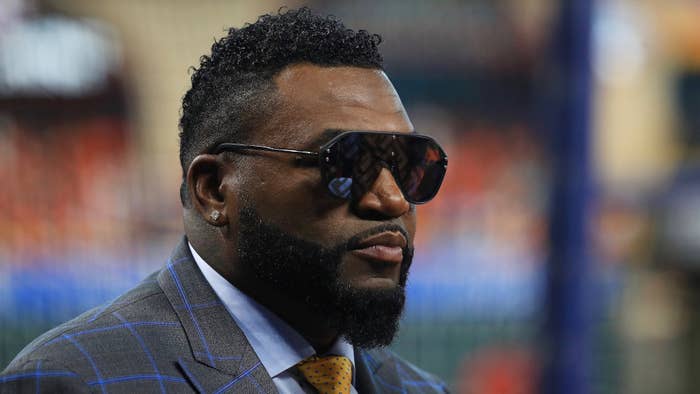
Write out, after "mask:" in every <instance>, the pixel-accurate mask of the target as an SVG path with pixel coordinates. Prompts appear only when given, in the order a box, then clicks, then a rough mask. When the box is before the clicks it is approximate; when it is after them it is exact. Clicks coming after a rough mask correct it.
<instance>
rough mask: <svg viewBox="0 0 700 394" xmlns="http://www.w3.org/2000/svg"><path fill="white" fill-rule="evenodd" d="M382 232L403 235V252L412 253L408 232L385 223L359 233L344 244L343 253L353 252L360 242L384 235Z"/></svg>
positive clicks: (398, 226)
mask: <svg viewBox="0 0 700 394" xmlns="http://www.w3.org/2000/svg"><path fill="white" fill-rule="evenodd" d="M384 232H398V233H401V235H403V237H404V238H406V247H405V248H404V250H408V251H412V250H413V245H412V244H411V239H410V238H409V236H408V231H406V229H405V228H403V226H400V225H398V224H395V223H385V224H382V225H379V226H376V227H372V228H370V229H367V230H365V231H362V232H361V233H358V234H355V235H353V236H352V237H350V239H348V241H347V242H346V243H345V245H344V247H343V249H344V250H345V251H347V250H353V249H357V248H358V246H359V244H360V242H362V240H364V239H366V238H368V237H371V236H373V235H376V234H379V233H384Z"/></svg>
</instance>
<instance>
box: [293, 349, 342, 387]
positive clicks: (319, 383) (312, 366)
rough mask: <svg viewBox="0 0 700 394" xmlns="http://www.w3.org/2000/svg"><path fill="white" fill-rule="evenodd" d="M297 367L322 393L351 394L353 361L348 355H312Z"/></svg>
mask: <svg viewBox="0 0 700 394" xmlns="http://www.w3.org/2000/svg"><path fill="white" fill-rule="evenodd" d="M297 368H299V371H300V372H301V373H302V374H303V375H304V377H305V378H306V380H307V381H308V382H309V383H311V385H312V386H314V387H315V388H316V390H318V392H319V393H320V394H350V387H352V363H351V362H350V359H349V358H347V357H342V356H326V357H318V356H312V357H309V358H307V359H306V360H304V361H302V362H300V363H299V364H297Z"/></svg>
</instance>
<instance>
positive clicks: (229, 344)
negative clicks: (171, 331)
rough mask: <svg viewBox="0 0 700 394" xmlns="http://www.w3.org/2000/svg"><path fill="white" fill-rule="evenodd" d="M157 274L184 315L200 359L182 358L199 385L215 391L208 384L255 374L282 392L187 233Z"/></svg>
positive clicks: (262, 382) (268, 386) (258, 382)
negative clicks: (205, 270) (210, 281)
mask: <svg viewBox="0 0 700 394" xmlns="http://www.w3.org/2000/svg"><path fill="white" fill-rule="evenodd" d="M157 280H158V284H159V285H160V287H161V288H162V289H163V292H164V293H165V295H166V297H167V298H168V300H169V301H170V304H171V305H172V307H173V309H174V310H175V313H176V314H177V316H178V318H179V319H180V322H181V323H182V326H183V328H184V330H185V335H186V336H187V340H188V342H189V345H190V349H191V351H192V355H193V357H194V359H195V360H196V361H197V362H198V363H199V365H197V363H194V362H192V361H188V360H183V359H181V360H180V362H179V364H180V366H181V368H182V369H183V371H184V372H185V374H186V375H188V377H189V378H190V379H191V380H192V382H193V384H194V386H195V387H196V388H197V389H198V390H200V391H207V392H209V391H211V390H208V389H207V388H209V387H210V385H212V384H214V385H218V384H220V383H221V384H223V386H225V384H226V383H227V382H228V383H231V384H236V383H239V382H238V380H236V379H243V378H247V377H248V376H250V377H251V378H253V379H245V380H246V381H251V384H253V382H254V383H255V384H254V386H255V387H257V386H261V387H260V388H262V389H263V391H264V392H276V390H275V388H274V383H273V382H272V379H271V378H270V376H269V375H268V374H267V372H266V371H265V368H264V367H263V366H262V364H261V363H260V360H259V359H258V357H257V355H256V354H255V352H254V351H253V349H252V347H251V346H250V345H249V344H248V341H247V340H246V338H245V336H244V335H243V333H242V332H241V330H240V329H239V328H238V326H237V325H236V324H235V322H234V320H233V318H232V317H231V315H230V314H229V312H228V311H227V310H226V308H225V307H224V305H223V303H222V302H221V301H220V300H219V298H218V297H217V296H216V294H215V293H214V291H213V289H212V288H211V286H209V284H208V283H207V281H206V279H205V278H204V276H203V275H202V273H201V272H200V270H199V268H197V265H196V263H195V262H194V259H193V258H192V255H191V254H190V251H189V248H188V247H187V239H185V238H183V240H182V241H181V242H180V243H179V244H178V246H177V247H176V249H175V251H174V252H173V254H172V256H171V257H170V258H169V259H168V263H167V265H166V266H165V268H163V269H162V270H161V272H160V273H159V274H158V277H157ZM215 371H218V373H216V372H215ZM221 374H224V375H221ZM256 377H257V378H256ZM223 386H216V387H219V388H222V387H223Z"/></svg>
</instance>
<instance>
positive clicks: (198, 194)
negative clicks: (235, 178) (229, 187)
mask: <svg viewBox="0 0 700 394" xmlns="http://www.w3.org/2000/svg"><path fill="white" fill-rule="evenodd" d="M228 170H229V169H228V168H227V166H226V165H225V164H224V163H223V162H221V161H220V160H219V156H216V155H209V154H203V155H199V156H197V157H195V158H194V160H192V163H191V164H190V167H189V168H188V169H187V189H188V193H189V196H190V201H191V202H192V205H193V208H194V209H196V210H197V211H198V212H199V215H200V216H201V217H202V219H204V220H205V221H206V222H207V223H209V224H211V225H212V226H217V227H221V226H224V225H226V224H228V217H227V214H226V196H225V195H223V194H222V193H221V182H222V180H223V179H224V175H225V174H224V172H225V171H228Z"/></svg>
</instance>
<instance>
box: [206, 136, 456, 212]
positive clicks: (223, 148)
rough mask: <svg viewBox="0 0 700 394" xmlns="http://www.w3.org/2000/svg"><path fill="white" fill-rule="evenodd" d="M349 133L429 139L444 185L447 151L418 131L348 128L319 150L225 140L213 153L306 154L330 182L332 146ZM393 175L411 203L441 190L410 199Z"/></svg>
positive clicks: (395, 178)
mask: <svg viewBox="0 0 700 394" xmlns="http://www.w3.org/2000/svg"><path fill="white" fill-rule="evenodd" d="M349 134H377V135H388V136H392V137H393V138H394V139H396V138H397V137H406V136H411V137H412V138H417V139H423V140H427V141H428V142H430V143H432V144H434V146H435V147H437V149H438V151H439V152H440V162H439V163H438V164H439V165H442V166H443V169H444V171H443V172H442V174H441V176H440V179H439V181H438V182H437V184H438V185H442V181H443V179H444V178H445V174H446V173H447V154H445V151H444V150H443V149H442V147H441V146H440V144H438V143H437V141H435V139H434V138H432V137H429V136H427V135H424V134H418V133H396V132H386V131H364V130H347V131H343V132H341V133H340V134H338V135H336V136H334V137H333V138H331V139H330V140H329V141H328V142H326V143H325V144H323V145H322V146H321V147H320V148H319V151H318V152H311V151H307V150H298V149H288V148H273V147H270V146H265V145H252V144H239V143H234V142H224V143H221V144H219V145H217V146H216V147H215V148H214V149H213V150H212V153H213V154H219V153H222V152H237V151H241V150H260V151H266V152H278V153H291V154H296V155H301V156H304V158H302V157H298V159H302V160H304V159H305V160H310V159H316V160H315V161H316V163H315V165H316V166H318V167H319V169H320V170H321V175H322V177H323V178H324V181H325V182H328V179H326V177H327V175H326V168H327V166H328V165H329V163H330V162H331V160H332V159H331V156H332V153H333V151H332V146H333V144H335V143H336V142H338V141H339V140H340V139H342V138H344V137H346V136H347V135H349ZM388 169H389V170H390V171H391V173H392V176H393V177H394V181H395V182H396V185H397V186H398V187H399V189H400V190H401V194H402V195H403V197H404V198H405V199H406V201H408V202H409V203H411V204H425V203H426V202H428V201H430V200H432V199H433V197H435V195H436V194H437V192H438V190H440V187H439V186H438V187H437V188H436V190H435V191H434V192H433V193H432V195H430V196H429V197H427V198H426V199H425V200H423V201H413V200H412V199H410V198H409V197H408V196H406V193H404V191H403V189H402V188H401V185H400V183H399V181H398V178H397V174H395V173H394V169H393V168H391V167H389V168H388ZM330 194H331V195H333V196H334V197H338V198H341V197H339V196H336V195H334V194H333V193H330Z"/></svg>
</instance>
